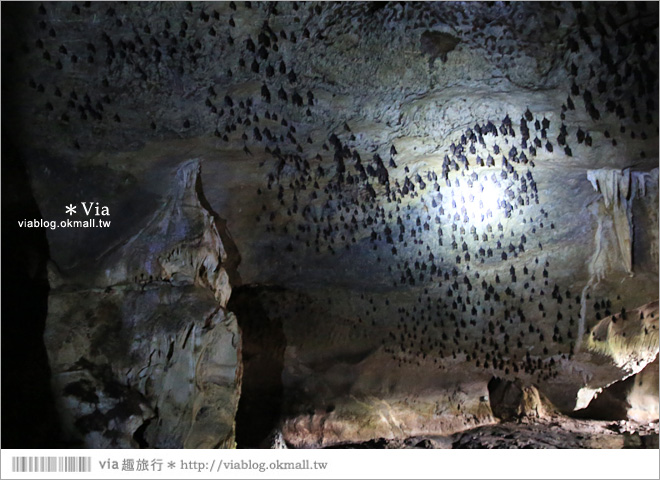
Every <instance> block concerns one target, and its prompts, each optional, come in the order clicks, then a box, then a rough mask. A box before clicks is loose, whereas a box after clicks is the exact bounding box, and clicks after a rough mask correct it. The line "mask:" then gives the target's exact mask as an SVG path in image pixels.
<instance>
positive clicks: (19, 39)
mask: <svg viewBox="0 0 660 480" xmlns="http://www.w3.org/2000/svg"><path fill="white" fill-rule="evenodd" d="M30 9H31V6H30V5H28V4H27V3H23V2H16V3H14V2H11V3H9V4H7V3H4V4H3V5H2V72H3V73H2V93H3V102H2V120H3V121H2V173H1V175H2V312H1V313H2V315H1V318H2V448H58V447H61V445H60V442H59V438H60V435H59V422H58V418H57V413H56V410H55V404H54V400H53V395H52V392H51V388H50V368H49V365H48V357H47V354H46V348H45V346H44V341H43V333H44V325H45V321H46V314H47V310H48V291H49V285H48V278H47V271H46V262H47V261H48V258H49V253H48V242H47V240H46V232H45V230H44V229H43V228H21V227H19V226H18V222H19V221H22V220H39V219H41V213H40V212H39V208H38V206H37V203H36V201H35V199H34V196H33V195H32V190H31V187H30V183H29V180H28V175H27V172H26V166H25V165H26V159H25V158H24V157H23V155H22V154H21V151H22V150H21V148H20V147H22V146H23V145H25V144H26V140H25V138H24V137H25V135H24V134H23V132H24V131H25V129H24V125H23V124H22V122H21V119H20V117H18V116H17V115H16V114H15V112H16V110H17V105H16V102H17V101H20V100H19V99H18V96H17V95H16V81H17V80H18V79H19V78H24V75H23V69H24V67H23V65H22V64H21V63H20V62H18V60H17V59H18V58H19V56H20V52H21V50H25V49H26V48H27V46H26V44H25V42H24V39H25V38H26V33H25V28H24V27H25V24H26V19H27V18H29V16H30V13H29V12H30Z"/></svg>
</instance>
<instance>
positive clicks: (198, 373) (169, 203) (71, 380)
mask: <svg viewBox="0 0 660 480" xmlns="http://www.w3.org/2000/svg"><path fill="white" fill-rule="evenodd" d="M199 169H200V165H199V162H198V161H190V162H187V163H184V164H183V165H181V166H180V167H179V168H178V170H177V171H176V176H175V177H174V179H173V181H172V182H171V185H170V188H171V191H170V194H169V195H168V197H167V199H166V201H165V202H164V204H163V205H162V206H161V207H160V208H159V209H158V210H157V211H156V212H154V213H153V215H152V216H151V218H150V219H149V221H148V222H146V224H145V225H143V226H142V228H140V230H139V232H138V233H137V234H135V235H133V236H130V237H128V238H123V239H118V240H120V241H119V242H118V243H117V244H116V245H115V246H114V247H113V248H111V249H109V250H108V252H107V253H105V254H104V255H102V256H101V257H100V258H98V260H97V262H96V264H94V265H89V264H88V265H86V266H85V268H83V269H82V273H81V275H82V279H81V276H80V275H79V276H75V275H73V276H63V277H60V276H59V275H58V273H56V272H55V269H54V268H53V269H52V270H51V286H53V289H52V290H51V292H50V296H49V302H48V318H47V322H46V331H45V334H44V338H45V343H46V348H47V350H48V354H49V358H50V364H51V368H52V376H53V387H54V390H55V393H56V397H57V404H58V408H59V411H60V415H61V418H62V425H63V429H64V431H65V436H66V439H67V440H68V441H70V442H76V441H80V442H81V443H82V445H83V446H85V447H90V448H109V447H129V448H137V447H160V448H180V447H186V448H213V447H219V446H222V447H232V446H233V445H234V433H235V432H234V417H235V414H236V409H237V406H238V398H239V395H240V386H241V368H242V366H241V339H240V334H239V330H238V324H237V322H236V318H235V317H234V315H233V314H232V313H227V312H226V310H225V309H224V307H225V306H226V302H227V299H228V298H229V295H230V292H231V288H230V286H229V283H228V281H227V274H226V272H225V270H224V268H223V263H224V261H225V260H226V254H225V251H224V249H223V246H222V242H221V240H220V235H219V233H218V230H217V228H216V224H215V219H214V217H213V215H212V212H209V211H208V210H206V209H205V208H204V207H203V206H202V204H201V203H200V200H199V195H200V194H201V190H200V185H199V173H200V172H199ZM55 277H57V278H55ZM83 282H84V287H81V286H80V285H81V284H83Z"/></svg>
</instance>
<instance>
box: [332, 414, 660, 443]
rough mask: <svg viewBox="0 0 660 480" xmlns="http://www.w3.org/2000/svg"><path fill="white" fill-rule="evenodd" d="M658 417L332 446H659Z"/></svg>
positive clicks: (507, 425)
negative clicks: (639, 420) (644, 421)
mask: <svg viewBox="0 0 660 480" xmlns="http://www.w3.org/2000/svg"><path fill="white" fill-rule="evenodd" d="M658 433H659V432H658V421H657V420H656V421H655V422H651V423H647V424H640V423H635V422H630V421H611V420H609V421H608V420H578V419H573V418H569V417H565V416H554V417H551V418H548V419H542V420H537V421H529V420H523V421H520V422H503V423H499V424H494V425H484V426H480V427H476V428H473V429H470V430H466V431H463V432H459V433H456V434H454V435H449V436H423V437H410V438H407V439H405V440H396V439H395V440H388V439H379V440H372V441H369V442H365V443H362V444H351V445H343V446H337V447H335V448H431V449H463V448H475V449H476V448H483V449H497V448H501V449H519V448H520V449H522V448H533V449H545V448H548V449H563V448H594V449H602V448H609V449H620V448H652V449H657V448H658Z"/></svg>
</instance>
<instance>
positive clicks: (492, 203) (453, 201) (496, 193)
mask: <svg viewBox="0 0 660 480" xmlns="http://www.w3.org/2000/svg"><path fill="white" fill-rule="evenodd" d="M447 193H448V194H444V196H445V199H446V203H448V204H447V207H448V208H450V209H451V210H450V211H453V212H455V213H454V215H453V220H454V221H455V222H461V223H470V224H472V225H481V224H485V223H492V222H493V220H494V221H495V222H497V221H498V220H499V219H501V218H502V217H504V214H503V213H504V212H503V211H502V210H501V208H500V206H501V202H502V201H503V199H504V192H503V191H502V188H501V186H500V185H496V184H495V183H494V182H493V181H492V180H491V179H490V178H488V177H487V176H486V175H485V174H484V175H483V176H482V177H481V178H479V180H474V181H473V180H470V181H468V180H466V179H465V178H459V179H458V184H457V183H456V180H454V181H453V185H452V188H451V190H450V191H449V192H447Z"/></svg>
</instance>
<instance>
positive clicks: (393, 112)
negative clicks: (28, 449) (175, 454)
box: [2, 2, 658, 447]
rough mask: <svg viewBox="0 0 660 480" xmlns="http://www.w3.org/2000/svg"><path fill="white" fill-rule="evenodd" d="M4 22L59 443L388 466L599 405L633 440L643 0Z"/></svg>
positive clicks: (651, 28) (129, 6)
mask: <svg viewBox="0 0 660 480" xmlns="http://www.w3.org/2000/svg"><path fill="white" fill-rule="evenodd" d="M2 13H3V15H2V22H3V23H2V32H3V34H2V35H3V44H2V50H3V52H2V58H3V72H4V73H3V82H2V83H3V86H2V88H3V94H4V95H3V113H4V121H3V124H2V128H3V145H4V148H5V150H4V151H5V158H10V159H11V160H10V161H12V162H14V163H15V164H16V165H21V163H20V162H23V163H24V164H25V166H26V167H27V172H28V177H29V180H25V179H23V180H22V181H23V183H20V181H19V180H20V179H21V176H20V172H19V170H20V169H19V168H17V169H16V170H15V171H14V170H12V171H11V172H10V173H11V174H12V176H11V177H9V176H8V175H3V190H4V191H5V192H7V191H9V193H8V194H7V195H12V197H11V199H10V200H12V201H11V202H10V203H9V207H6V208H7V210H5V208H3V218H4V219H6V218H8V217H7V212H8V214H9V218H11V219H12V224H11V226H10V228H12V230H11V232H12V235H14V234H15V235H16V236H15V237H14V240H15V243H16V248H18V249H19V250H18V251H19V252H20V251H21V250H20V249H21V248H23V249H28V247H26V245H27V244H26V243H25V242H24V241H23V240H21V239H23V238H24V236H25V235H27V234H26V233H25V232H26V230H25V229H24V228H25V227H20V228H19V230H16V226H15V225H14V223H16V222H18V221H20V220H25V221H26V222H27V221H29V220H35V219H38V218H42V219H43V220H46V221H53V222H57V225H56V226H57V227H58V228H50V226H49V225H47V228H45V229H40V230H38V231H39V232H40V235H44V234H45V237H46V240H47V245H48V247H47V253H46V250H45V248H44V247H43V246H42V247H38V248H37V247H35V248H37V251H38V252H41V253H34V252H32V254H29V252H28V253H26V255H27V256H28V257H30V255H32V257H31V258H27V259H25V261H22V262H21V261H17V264H16V265H17V266H16V268H17V269H18V270H21V271H24V272H27V274H26V275H27V276H28V277H29V278H30V279H31V280H32V281H36V280H35V279H38V278H41V277H39V275H40V274H43V276H45V275H46V270H45V269H46V267H45V263H43V261H42V260H44V261H45V258H46V255H47V257H48V267H47V278H48V285H49V289H50V291H49V293H48V299H47V302H48V303H47V310H48V313H47V318H46V320H45V335H44V340H45V348H46V350H47V353H48V365H49V367H48V368H49V369H50V370H49V372H50V373H52V384H53V398H54V407H53V408H55V409H56V410H57V412H58V413H57V415H58V418H59V421H58V425H59V429H60V430H61V432H60V434H61V436H62V438H63V439H64V440H63V441H66V442H70V444H73V445H85V446H90V447H108V446H122V447H136V446H142V447H144V446H151V447H181V446H185V447H218V446H232V445H234V442H235V440H237V441H238V445H239V446H252V447H255V446H258V445H260V444H262V442H263V441H264V439H267V438H271V441H273V442H275V443H277V442H276V441H274V440H272V439H273V438H276V439H279V442H280V444H286V445H289V446H294V447H319V446H331V445H341V444H350V443H360V442H366V441H371V440H374V439H379V438H382V439H387V440H388V441H393V440H397V441H398V440H403V439H406V438H413V437H419V436H424V435H426V436H433V435H435V436H438V435H450V434H454V433H456V432H461V431H464V430H466V429H469V428H472V427H477V426H481V425H488V424H491V423H494V422H497V421H498V419H504V418H509V417H510V416H511V415H513V414H510V412H509V410H507V409H506V408H505V409H504V410H503V409H502V408H503V407H502V406H501V405H495V404H494V403H493V399H494V398H499V399H500V400H501V399H502V398H508V399H510V398H511V396H512V395H513V397H515V398H519V397H520V398H523V399H524V401H523V402H522V403H523V404H524V405H526V407H525V408H522V407H520V405H518V407H515V408H514V410H515V411H516V412H517V413H516V415H523V413H524V414H525V415H528V414H530V411H531V410H533V411H534V412H535V413H534V415H536V416H540V414H539V413H538V412H539V408H540V407H538V405H541V404H543V405H545V406H546V407H544V408H541V410H543V411H547V412H550V411H552V412H555V413H556V414H557V415H562V414H569V413H570V414H575V411H582V412H588V411H589V410H588V408H587V410H583V409H585V407H589V408H592V410H594V409H598V408H600V411H601V413H600V414H599V415H600V416H601V417H602V416H603V415H605V416H607V415H610V416H611V415H614V414H613V413H612V411H613V408H608V407H607V406H605V407H603V405H605V403H606V402H605V401H604V400H602V399H603V398H605V394H603V395H601V396H599V397H598V398H599V399H601V400H600V402H601V405H600V407H598V405H595V406H594V405H593V403H594V401H595V400H593V399H594V398H596V396H597V395H598V394H599V393H600V392H601V391H603V389H606V387H608V386H610V385H617V388H618V390H617V391H618V395H619V397H620V398H619V400H620V401H619V403H618V404H617V405H618V406H619V407H621V405H624V406H625V405H627V407H621V408H619V409H618V410H617V412H618V413H617V414H616V415H618V416H619V417H621V418H633V419H637V420H640V421H647V420H649V419H651V420H652V419H653V418H657V416H658V403H657V402H658V389H657V365H658V364H657V360H656V361H655V362H654V363H652V362H653V360H654V358H656V356H657V353H658V303H657V299H658V5H657V3H645V2H632V3H625V2H616V3H614V2H602V3H601V2H588V3H579V2H578V3H564V2H558V3H553V2H542V3H535V2H521V3H516V2H513V3H509V2H467V3H463V2H456V3H455V2H446V3H445V2H443V3H417V2H382V3H381V2H354V3H353V2H351V3H322V2H318V3H317V2H268V3H262V2H217V3H214V2H176V3H156V2H153V3H152V2H145V3H133V2H112V3H100V2H99V3H96V2H76V3H71V2H43V3H39V2H35V3H17V4H11V5H8V4H6V3H5V4H3V6H2ZM6 163H7V160H6V161H5V162H3V173H5V166H6ZM6 168H8V169H9V168H10V167H8V166H7V167H6ZM12 172H13V173H12ZM16 172H19V173H16ZM8 178H11V179H12V183H11V185H9V184H6V181H5V179H8ZM20 185H24V187H20ZM8 189H9V190H8ZM26 190H27V192H28V193H26ZM30 190H31V192H32V193H31V195H33V197H34V199H33V200H31V199H30V198H29V197H30V194H29V192H30ZM3 197H4V194H3ZM30 202H33V203H30ZM34 202H36V206H38V213H37V211H36V210H35V208H36V207H35V206H34ZM82 202H84V204H83V203H82ZM3 203H5V205H7V202H3ZM30 205H32V207H31V208H32V210H30ZM68 205H73V206H77V212H76V213H75V214H74V215H68V214H67V213H66V210H65V207H66V206H68ZM104 207H107V210H105V211H104ZM104 214H107V215H104ZM39 216H40V217H39ZM92 219H94V220H95V221H96V222H97V223H96V225H97V226H96V227H94V228H83V227H81V226H78V227H74V226H71V227H69V228H64V227H61V228H60V225H59V222H61V221H67V220H72V221H73V220H78V221H88V220H92ZM101 220H104V221H110V222H111V224H110V225H109V226H107V227H98V225H99V223H98V222H99V221H101ZM21 235H23V236H21ZM34 235H38V234H37V233H35V234H34ZM16 239H18V240H16ZM3 240H4V236H3ZM39 248H40V249H41V250H39ZM28 250H29V249H28ZM30 251H31V250H30ZM8 255H10V254H8ZM11 255H15V254H11ZM4 258H5V249H4V248H3V259H4ZM3 277H4V275H3ZM44 278H45V277H44ZM17 285H19V284H17ZM20 285H22V284H20ZM16 288H17V289H19V287H16ZM17 298H18V297H17ZM43 298H44V302H45V301H46V300H45V294H44V297H43ZM44 308H45V306H44ZM37 310H38V309H37ZM39 315H42V316H43V313H39V312H37V313H35V316H36V317H39ZM36 317H35V318H36ZM42 321H43V320H42ZM3 328H5V321H3ZM4 337H5V338H6V335H5V336H4ZM35 348H36V347H35ZM41 348H42V349H43V347H41ZM647 365H649V366H648V367H647V368H645V367H646V366H647ZM639 372H642V373H641V374H640V373H639ZM47 373H48V372H47ZM635 374H638V375H637V378H640V379H641V378H642V377H640V375H647V376H649V375H650V376H651V378H653V375H655V378H656V381H655V388H653V381H651V382H650V386H649V384H648V382H647V383H645V385H644V386H643V387H642V386H637V384H636V383H630V381H629V383H628V384H626V385H627V386H626V387H625V388H624V387H621V381H623V380H624V379H626V378H628V377H630V378H631V379H632V378H633V377H631V376H632V375H635ZM495 377H497V378H499V379H500V380H498V381H493V378H495ZM502 382H504V383H502ZM507 382H508V383H507ZM617 382H618V383H617ZM640 383H641V380H640ZM502 385H504V386H502ZM506 385H508V386H509V387H506ZM496 387H497V388H496ZM498 388H499V389H500V390H501V389H502V388H505V389H506V388H510V389H512V390H506V392H510V391H514V392H518V393H516V394H511V393H508V394H502V393H501V391H500V390H498ZM529 389H533V390H534V392H535V393H534V392H533V393H529V392H531V390H529ZM607 391H608V390H605V392H607ZM498 392H499V393H498ZM520 392H522V393H520ZM622 392H623V393H622ZM507 395H508V396H507ZM530 398H532V399H533V398H536V399H537V401H536V403H534V401H532V400H530ZM612 402H613V403H616V402H615V400H612ZM530 404H534V405H536V407H534V408H532V409H531V410H530V408H528V407H529V405H530ZM590 404H592V405H590ZM516 408H518V410H516ZM521 408H522V410H521ZM603 411H606V413H602V412H603ZM502 412H505V413H502ZM506 412H509V413H506ZM608 412H609V413H608ZM514 413H515V412H514ZM53 415H54V414H53ZM514 416H515V415H514ZM619 417H617V418H619ZM273 432H276V433H273ZM269 435H270V436H269Z"/></svg>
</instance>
